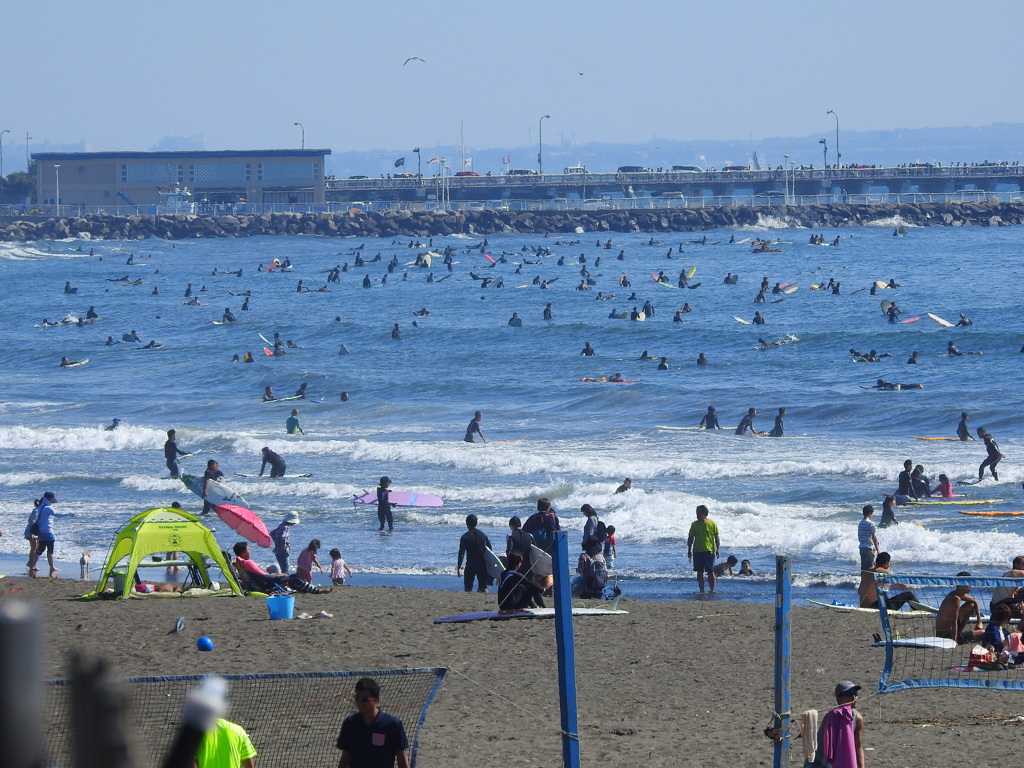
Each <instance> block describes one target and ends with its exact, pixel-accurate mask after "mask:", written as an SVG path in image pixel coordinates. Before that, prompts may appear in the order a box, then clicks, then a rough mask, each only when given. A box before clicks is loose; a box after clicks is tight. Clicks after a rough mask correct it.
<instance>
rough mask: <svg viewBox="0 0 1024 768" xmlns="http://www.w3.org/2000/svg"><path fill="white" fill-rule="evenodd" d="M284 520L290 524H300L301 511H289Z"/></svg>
mask: <svg viewBox="0 0 1024 768" xmlns="http://www.w3.org/2000/svg"><path fill="white" fill-rule="evenodd" d="M284 521H285V522H286V523H287V524H288V525H298V524H299V513H298V512H289V513H288V514H287V515H286V516H285V518H284Z"/></svg>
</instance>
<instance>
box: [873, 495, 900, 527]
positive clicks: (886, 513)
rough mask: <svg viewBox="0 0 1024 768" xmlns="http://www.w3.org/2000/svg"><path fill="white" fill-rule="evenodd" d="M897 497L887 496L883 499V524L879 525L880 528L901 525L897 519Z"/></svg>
mask: <svg viewBox="0 0 1024 768" xmlns="http://www.w3.org/2000/svg"><path fill="white" fill-rule="evenodd" d="M895 507H896V497H895V496H886V497H885V498H884V499H882V522H880V523H879V524H878V527H879V528H888V527H889V526H890V525H899V524H900V521H899V520H897V519H896V509H895Z"/></svg>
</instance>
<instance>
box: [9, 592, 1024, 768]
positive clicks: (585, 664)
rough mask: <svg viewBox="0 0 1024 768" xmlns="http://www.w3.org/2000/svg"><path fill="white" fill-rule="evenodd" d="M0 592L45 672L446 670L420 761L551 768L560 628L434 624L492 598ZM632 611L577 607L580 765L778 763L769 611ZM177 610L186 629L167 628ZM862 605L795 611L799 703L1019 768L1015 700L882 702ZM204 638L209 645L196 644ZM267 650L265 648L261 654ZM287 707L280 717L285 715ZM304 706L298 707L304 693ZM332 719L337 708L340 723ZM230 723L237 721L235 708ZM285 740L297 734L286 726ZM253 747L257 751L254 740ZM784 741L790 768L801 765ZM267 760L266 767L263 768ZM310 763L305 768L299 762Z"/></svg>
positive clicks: (937, 754) (647, 606)
mask: <svg viewBox="0 0 1024 768" xmlns="http://www.w3.org/2000/svg"><path fill="white" fill-rule="evenodd" d="M12 584H13V587H14V589H18V590H23V591H21V592H18V593H14V594H7V595H5V596H4V597H3V598H2V599H7V600H9V599H27V600H30V601H32V602H33V603H36V604H38V605H39V607H40V610H41V613H42V615H44V616H45V619H46V638H47V673H48V674H49V675H50V676H52V677H66V676H67V673H68V655H69V652H70V651H73V650H76V649H78V650H82V651H85V652H87V653H88V654H90V655H92V656H96V657H101V658H104V659H106V660H108V661H109V662H110V663H111V665H112V666H113V668H114V669H115V670H116V671H117V673H118V675H120V676H126V677H127V676H133V675H179V674H198V673H207V672H209V673H233V674H237V673H255V672H299V671H339V670H355V669H391V668H400V667H433V666H447V667H450V668H451V671H450V672H449V673H448V676H447V678H446V681H445V683H444V685H443V687H442V689H441V691H440V694H439V696H438V698H437V699H435V702H434V704H433V705H432V706H431V708H430V711H429V713H428V715H427V719H426V723H425V725H424V728H423V730H422V732H421V736H420V744H421V746H420V752H419V761H420V762H419V765H421V766H451V765H458V764H468V765H473V766H479V767H480V768H491V767H493V768H506V766H509V765H516V766H557V765H560V760H561V752H560V739H559V733H558V728H557V724H558V685H557V678H556V669H555V658H554V652H553V649H554V643H555V640H554V623H553V622H552V621H548V620H525V621H524V620H518V621H504V622H476V623H471V624H455V625H435V624H433V620H434V619H435V618H437V617H440V616H446V615H451V614H455V613H462V612H466V611H472V610H485V609H491V608H492V606H493V605H494V603H495V598H494V596H492V595H479V594H465V593H462V592H442V591H429V590H417V589H396V588H383V587H366V588H361V587H345V588H341V589H338V590H336V591H335V592H334V593H333V594H328V595H299V596H298V597H297V600H296V614H297V613H298V612H300V611H306V612H309V613H314V612H316V611H318V610H326V611H327V612H329V613H332V614H334V618H332V619H319V620H310V621H298V620H293V621H270V620H269V618H268V614H267V608H266V604H265V601H264V600H262V599H258V598H244V597H239V598H203V599H181V598H177V599H168V598H165V599H133V600H130V601H91V602H90V601H80V600H77V599H76V598H77V597H78V596H79V595H80V594H82V593H84V592H86V591H87V589H86V587H87V586H88V585H87V584H85V583H79V582H75V581H72V580H69V579H56V580H50V579H16V580H15V581H13V582H12ZM620 607H622V608H626V609H628V610H629V612H630V613H629V615H628V616H607V617H594V618H591V617H577V618H576V621H575V636H576V658H577V679H578V693H579V704H580V713H579V721H580V738H581V754H582V762H583V764H584V765H601V766H610V767H617V766H623V768H626V767H627V766H694V767H695V768H696V767H703V766H715V767H716V768H719V767H720V766H722V765H724V764H736V765H771V761H772V744H771V742H770V741H769V740H768V739H766V738H765V737H764V735H763V734H762V730H763V728H764V727H765V726H766V725H768V723H769V720H770V717H771V705H772V664H773V662H772V658H773V641H772V625H773V622H774V615H773V614H774V611H773V608H772V606H770V605H764V604H756V603H738V602H728V601H725V600H720V599H714V600H706V601H681V602H640V601H626V600H623V602H622V603H621V606H620ZM177 616H184V617H185V619H186V621H187V626H186V629H185V631H184V632H183V633H180V634H168V630H169V629H170V628H171V627H172V626H173V623H174V619H175V617H177ZM876 631H878V621H877V619H876V618H874V617H870V616H853V615H842V614H835V613H827V612H826V611H824V610H822V609H815V608H810V607H808V608H802V607H800V608H795V609H794V611H793V662H792V666H793V692H792V709H793V712H794V717H795V718H796V724H795V727H794V730H793V733H794V736H796V734H798V731H799V713H800V712H801V711H803V710H805V709H809V708H815V709H819V710H824V709H826V708H827V707H828V706H829V705H830V704H831V703H832V701H833V700H832V698H831V692H832V688H833V687H834V685H835V683H836V682H837V681H839V680H843V679H850V680H853V681H855V682H857V683H859V684H861V685H863V686H864V687H865V689H866V691H867V692H868V693H867V694H866V695H864V696H863V697H862V699H861V704H860V708H861V711H862V712H863V714H864V716H865V718H866V727H865V744H866V746H867V747H868V748H869V749H870V751H868V753H867V763H868V765H870V766H899V767H903V766H910V767H913V768H929V767H931V766H936V767H939V766H943V767H945V766H961V765H962V766H978V765H982V764H985V765H996V764H1012V763H1013V762H1015V760H1016V759H1017V757H1018V752H1019V750H1018V748H1017V747H1016V739H1015V738H1013V737H1014V736H1015V735H1016V733H1015V731H1016V730H1017V729H1019V728H1022V727H1024V724H1019V723H1018V724H1010V725H1003V724H1002V721H1003V720H1006V719H1009V718H1012V717H1016V715H1017V713H1018V712H1019V711H1020V704H1019V701H1020V699H1019V696H1017V695H1015V694H1013V693H998V692H981V691H959V690H933V691H923V692H918V693H896V694H890V695H888V696H884V697H883V696H875V695H873V694H871V693H870V691H872V690H873V689H874V687H875V685H876V684H877V681H878V675H879V671H880V669H881V663H882V653H883V651H882V650H881V649H876V648H869V647H868V644H869V643H870V640H871V634H872V633H873V632H876ZM201 635H206V636H208V637H210V638H212V639H213V640H214V641H215V643H216V648H215V649H214V651H213V652H210V653H200V652H198V651H197V650H196V647H195V641H196V639H197V638H198V637H199V636H201ZM268 649H270V652H269V653H268ZM288 706H299V704H297V703H294V702H293V703H290V704H289V703H288V702H283V703H282V707H283V708H284V709H283V710H281V711H280V712H278V713H277V716H279V717H282V718H286V717H287V711H286V710H287V707H288ZM303 706H304V704H303ZM343 714H344V713H343V712H339V716H338V723H339V725H340V722H341V719H342V717H343ZM228 716H229V718H230V714H229V715H228ZM281 738H284V739H287V738H299V737H296V736H291V735H290V734H289V733H288V732H287V730H283V732H282V735H281ZM257 748H259V745H258V744H257ZM800 750H801V743H800V740H799V739H798V738H795V739H794V742H793V752H792V754H793V759H792V761H791V764H793V765H800V764H801V763H802V758H801V756H800ZM257 764H258V765H260V768H264V766H265V764H261V763H259V762H257ZM310 768H315V767H314V766H310Z"/></svg>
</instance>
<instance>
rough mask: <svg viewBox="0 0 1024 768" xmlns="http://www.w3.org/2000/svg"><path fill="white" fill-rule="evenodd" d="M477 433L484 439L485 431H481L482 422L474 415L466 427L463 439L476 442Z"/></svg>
mask: <svg viewBox="0 0 1024 768" xmlns="http://www.w3.org/2000/svg"><path fill="white" fill-rule="evenodd" d="M475 435H480V438H481V439H483V436H484V433H483V432H481V431H480V422H479V421H477V420H476V418H475V417H474V418H473V419H471V420H470V422H469V426H468V427H466V436H465V437H464V438H462V439H463V440H465V441H466V442H467V443H475V442H476V437H475Z"/></svg>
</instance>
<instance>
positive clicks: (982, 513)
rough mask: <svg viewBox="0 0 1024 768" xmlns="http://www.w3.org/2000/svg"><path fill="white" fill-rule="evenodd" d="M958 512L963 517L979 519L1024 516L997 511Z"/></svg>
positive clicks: (1022, 513) (964, 510)
mask: <svg viewBox="0 0 1024 768" xmlns="http://www.w3.org/2000/svg"><path fill="white" fill-rule="evenodd" d="M957 511H958V512H959V513H960V514H961V515H976V516H978V517H1017V516H1018V515H1024V512H1019V511H1012V512H1003V511H1001V510H996V509H960V510H957Z"/></svg>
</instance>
